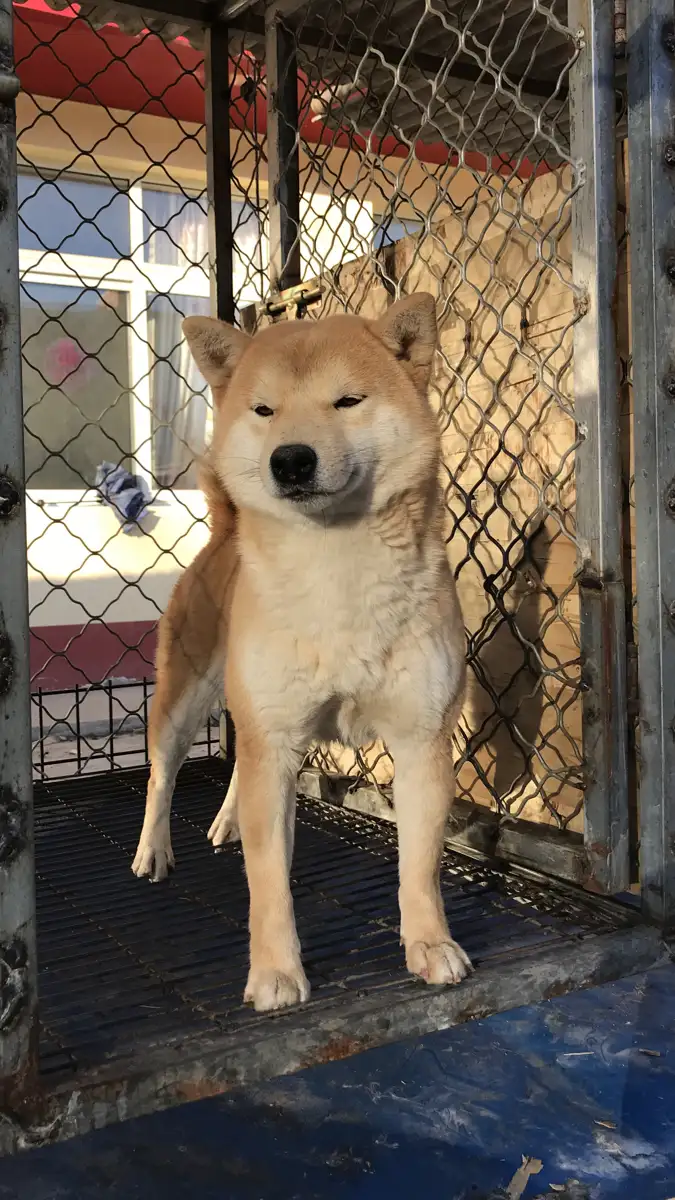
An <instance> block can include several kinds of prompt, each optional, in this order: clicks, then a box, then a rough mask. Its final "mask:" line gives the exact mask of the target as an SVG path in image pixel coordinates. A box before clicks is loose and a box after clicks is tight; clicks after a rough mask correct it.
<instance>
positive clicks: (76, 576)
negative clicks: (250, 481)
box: [15, 0, 587, 833]
mask: <svg viewBox="0 0 675 1200" xmlns="http://www.w3.org/2000/svg"><path fill="white" fill-rule="evenodd" d="M235 7H236V6H235ZM239 7H240V8H243V9H246V12H244V13H243V15H242V18H241V20H239V21H238V24H239V25H241V26H242V29H243V32H237V31H236V30H232V29H231V30H230V34H229V64H228V66H229V121H230V163H229V171H230V180H229V183H230V189H231V209H232V214H231V215H232V222H231V235H232V236H231V253H232V275H233V279H232V293H233V300H234V306H235V311H236V314H237V319H238V320H239V321H240V322H241V323H243V325H244V326H245V327H246V328H248V329H250V330H252V329H254V328H256V327H259V326H260V325H261V324H263V323H265V322H267V321H270V320H280V319H288V318H289V317H293V318H297V317H301V318H304V319H307V320H313V319H315V318H317V317H321V316H323V315H325V314H327V313H330V312H335V311H350V312H357V313H361V314H362V315H364V316H376V315H379V314H380V313H381V312H382V311H383V310H384V308H385V307H386V306H387V304H389V303H390V302H391V299H392V298H393V297H396V296H398V295H401V294H406V293H409V292H413V291H415V290H428V291H431V292H433V294H434V295H435V296H436V298H437V308H438V317H439V329H440V348H439V353H438V361H437V370H436V375H435V380H434V385H433V389H432V403H433V405H434V408H435V410H436V411H437V413H438V418H439V422H440V426H441V431H442V445H443V486H444V494H445V500H446V506H447V520H446V536H447V544H448V553H449V555H450V559H451V561H452V564H453V567H454V569H455V573H456V577H457V582H458V587H459V593H460V599H461V602H462V606H463V610H464V615H465V622H466V630H467V658H468V663H469V667H470V670H469V689H468V695H467V701H466V705H465V709H464V712H463V714H462V718H461V721H460V725H459V728H458V731H457V736H456V741H457V745H456V751H457V762H458V778H459V795H460V798H462V799H464V800H465V801H468V802H470V803H471V804H476V803H478V804H480V805H487V806H489V807H491V808H493V809H497V810H498V811H499V812H500V813H502V814H504V815H510V816H513V817H521V818H526V819H529V820H534V821H536V822H539V823H543V824H546V825H550V826H554V827H555V828H557V829H560V830H566V831H573V832H577V833H578V832H579V831H581V829H582V827H583V800H584V787H585V782H586V776H585V766H584V758H583V751H582V693H583V688H584V683H583V679H582V659H583V656H582V652H581V645H580V633H579V622H580V616H579V589H578V583H577V564H578V562H579V561H580V559H581V558H582V557H583V555H582V554H581V553H580V545H579V538H578V534H577V529H576V520H575V505H576V493H575V459H576V454H577V451H578V450H579V448H580V446H581V445H582V442H583V439H584V431H583V429H580V428H579V425H578V423H577V420H576V419H575V408H574V380H573V366H574V361H573V360H574V354H573V330H574V327H575V325H576V323H577V322H578V321H579V320H580V318H581V317H583V315H584V314H585V311H586V310H587V300H586V297H585V294H584V292H583V290H582V289H581V288H580V287H579V286H577V284H576V283H575V281H574V277H573V263H572V232H571V208H572V200H573V197H574V196H575V194H576V192H577V191H578V189H579V187H580V185H581V183H582V179H581V178H580V174H579V171H578V170H577V169H576V166H575V162H574V159H573V156H572V151H571V147H570V107H569V102H568V91H569V79H570V72H571V71H572V69H573V67H574V64H575V62H576V59H577V57H578V55H579V52H580V41H579V37H578V34H577V31H576V30H575V29H572V28H571V27H569V25H568V17H567V5H566V3H565V4H563V3H561V2H560V0H547V2H546V3H539V2H537V3H530V2H527V3H525V2H523V0H511V2H510V3H507V4H504V3H500V4H497V3H494V2H493V0H471V2H470V3H463V4H459V3H458V4H453V5H451V6H448V5H444V4H436V3H433V2H432V0H424V2H422V0H420V2H418V3H407V2H404V0H386V3H384V4H373V3H370V2H369V0H341V2H340V3H335V4H332V5H331V6H330V9H329V10H328V9H327V8H326V6H325V5H321V4H318V3H312V4H307V5H302V6H298V5H295V6H292V5H291V6H286V10H287V11H290V10H293V12H292V16H293V27H292V29H291V28H290V27H289V28H288V29H286V24H287V23H288V21H287V19H286V18H284V17H283V12H282V15H281V17H280V21H281V24H280V25H278V27H277V28H278V33H279V37H281V36H282V34H283V39H284V41H283V45H284V47H285V51H286V58H285V60H284V59H283V56H282V58H281V59H280V60H279V61H278V62H277V63H276V64H275V86H276V87H277V94H278V95H285V97H286V100H288V97H289V96H291V97H292V96H293V94H294V92H295V80H296V77H297V81H298V88H297V105H296V111H295V113H293V111H292V110H293V104H292V103H291V110H290V115H289V110H288V107H287V108H286V109H285V110H284V111H282V110H281V107H279V110H278V111H276V112H275V118H274V119H275V125H274V129H271V128H268V110H267V100H268V96H267V88H268V70H269V68H270V64H269V63H267V64H266V53H267V55H268V56H269V52H270V45H271V43H270V41H269V38H268V41H267V47H266V40H265V31H264V25H263V16H264V13H263V6H261V5H259V4H258V5H255V4H254V5H248V6H246V5H243V6H242V5H240V6H239ZM125 11H126V15H124V14H125ZM15 12H16V46H17V53H16V57H17V72H18V74H19V76H20V78H21V81H22V85H23V89H24V90H23V92H22V95H21V96H20V99H19V109H18V113H19V125H18V134H19V152H20V161H19V169H20V177H19V195H20V258H21V273H22V321H23V347H24V403H25V420H26V456H27V473H28V487H29V498H30V503H29V513H28V525H29V543H30V545H29V572H30V590H31V634H32V674H33V681H34V689H35V694H34V704H33V713H34V716H33V726H34V743H35V766H36V770H37V771H38V773H40V774H42V775H44V774H49V773H50V771H51V772H56V773H58V774H62V773H64V772H70V771H72V772H74V773H79V772H82V771H87V770H91V769H104V770H105V769H109V768H110V767H116V766H121V765H127V764H129V765H132V764H135V763H138V762H143V761H145V758H146V757H147V745H146V742H145V740H144V729H145V724H146V718H147V705H148V703H149V700H150V698H151V694H152V686H153V685H152V678H153V655H154V631H155V626H156V622H157V619H158V617H159V615H160V613H161V612H162V610H163V608H164V607H165V605H166V602H167V599H168V595H169V590H170V587H171V586H172V584H173V582H174V580H175V579H176V577H177V576H178V574H179V573H180V571H181V570H182V568H183V567H184V566H186V565H187V564H188V563H189V562H190V561H192V559H193V558H194V555H195V553H196V552H197V551H198V550H199V548H200V547H201V546H202V545H203V544H204V542H205V540H206V537H207V529H206V524H205V516H206V512H205V507H204V503H203V500H202V498H201V495H200V493H199V491H198V489H197V484H196V475H195V470H194V461H195V459H196V457H197V456H198V455H199V454H200V453H201V452H202V450H203V449H204V447H205V445H207V444H208V440H209V436H210V428H211V410H210V398H209V395H208V393H207V391H206V389H205V387H204V383H203V381H202V380H201V379H200V377H199V376H198V374H197V372H196V370H195V368H194V367H193V365H192V364H191V362H190V359H189V356H188V353H187V349H186V347H185V345H184V343H183V342H182V339H181V331H180V324H181V319H182V317H183V316H184V315H187V314H190V313H201V312H208V311H210V310H211V307H212V289H213V278H214V272H213V266H214V264H213V262H212V253H211V252H210V251H209V236H208V226H209V211H208V208H209V206H208V203H207V144H206V130H205V123H204V121H205V117H204V113H205V103H206V102H207V99H208V97H207V89H206V84H205V67H204V45H205V38H204V33H203V31H202V30H200V29H198V28H194V29H190V28H188V27H186V26H181V25H177V24H173V25H172V24H168V23H166V22H164V23H163V22H162V21H161V20H160V19H159V18H146V17H145V16H143V17H141V16H139V15H137V14H135V13H134V10H131V9H129V10H124V9H123V8H121V7H120V8H118V9H116V10H115V12H114V14H113V15H114V22H113V23H108V16H109V14H108V13H107V12H104V11H103V10H102V9H99V10H97V9H96V8H95V7H94V8H86V7H85V6H83V7H81V8H80V9H79V10H78V11H76V10H75V9H72V8H59V10H58V11H54V10H47V9H46V8H44V7H43V6H40V8H39V9H38V8H37V7H36V0H25V3H23V4H22V5H21V6H19V7H17V8H16V10H15ZM235 23H237V22H235ZM285 23H286V24H285ZM219 69H222V68H220V67H219ZM277 75H278V78H276V76H277ZM280 144H283V145H285V147H286V150H285V158H283V161H281V164H280V160H279V158H278V151H279V145H280ZM282 157H283V156H282ZM273 172H277V173H278V176H279V177H278V179H277V182H276V185H275V184H274V182H272V184H271V183H270V175H271V174H272V173H273ZM294 172H295V175H294ZM271 186H272V194H271V193H270V187H271ZM275 187H276V191H275V190H274V189H275ZM293 190H295V193H296V200H297V213H296V214H295V224H293V214H292V211H291V210H292V203H291V202H290V201H289V200H288V195H290V193H292V192H293ZM284 196H286V200H285V201H284ZM280 197H281V202H282V203H281V207H282V209H283V204H284V203H286V205H287V209H286V213H285V216H286V221H285V225H284V229H285V241H284V240H283V238H282V243H283V244H282V245H281V246H278V245H277V243H276V241H275V239H277V231H276V227H275V225H274V222H275V220H276V219H277V218H278V213H279V206H280ZM270 201H272V203H270ZM289 214H290V217H289ZM289 225H290V228H291V235H290V237H289V234H288V230H289ZM277 240H278V239H277ZM211 245H213V242H211ZM221 282H222V281H221ZM289 285H290V286H291V287H292V289H293V290H291V291H289V290H288V288H289ZM113 468H122V469H123V470H124V471H125V472H128V475H129V476H131V477H132V481H131V482H132V484H133V487H132V490H131V491H130V493H129V495H130V497H131V505H132V509H133V504H134V503H136V504H137V506H138V508H139V511H138V512H136V513H135V514H134V512H132V511H131V510H129V511H128V513H127V515H129V520H128V522H125V519H124V513H120V511H118V507H116V506H119V504H120V501H119V500H117V501H116V500H115V497H114V496H113V495H112V492H113V488H112V487H111V486H110V483H111V479H112V482H113V483H114V482H115V479H116V476H115V475H114V473H113ZM125 482H130V481H129V480H128V479H126V477H125ZM127 499H128V497H127ZM125 503H126V501H125ZM217 723H218V714H217V713H214V714H213V715H212V717H211V718H210V719H209V723H208V727H207V728H206V729H205V730H204V731H203V732H202V734H200V736H199V738H198V741H197V751H196V752H198V753H210V752H216V750H217V748H218V736H217V731H216V725H217ZM308 765H309V766H311V767H313V768H314V769H316V770H318V771H320V772H321V773H323V774H329V775H331V776H335V775H338V776H341V777H347V778H348V780H349V786H350V787H351V788H359V787H363V786H371V787H373V786H374V787H375V788H377V789H378V790H379V791H380V792H384V794H385V795H386V794H387V791H388V786H389V784H390V783H391V779H392V774H393V764H392V761H391V758H390V757H389V755H388V753H387V750H386V747H384V746H382V745H379V744H377V745H373V746H369V747H364V748H362V750H361V751H359V752H358V753H356V754H353V753H352V752H349V753H348V752H346V751H344V750H342V749H340V748H338V747H334V746H331V747H320V748H316V749H315V750H314V751H313V752H312V754H311V756H310V760H309V764H308Z"/></svg>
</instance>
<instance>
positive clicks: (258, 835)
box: [237, 734, 309, 1012]
mask: <svg viewBox="0 0 675 1200" xmlns="http://www.w3.org/2000/svg"><path fill="white" fill-rule="evenodd" d="M298 767H299V759H298V756H297V755H295V754H293V753H291V752H289V750H288V748H287V747H286V748H284V747H280V746H279V745H278V744H275V743H274V742H272V741H271V740H267V739H265V740H262V739H261V738H260V737H258V736H256V737H251V736H250V735H243V736H242V735H241V734H240V736H239V737H238V739H237V770H238V783H237V794H238V797H239V801H238V809H239V828H240V831H241V841H242V848H243V851H244V861H245V863H246V874H247V877H248V886H249V894H250V917H249V929H250V937H251V965H250V971H249V977H248V983H247V985H246V992H245V994H244V999H245V1000H246V1001H250V1002H251V1003H252V1004H253V1005H254V1006H255V1008H256V1009H257V1011H258V1012H266V1011H268V1010H269V1009H274V1008H284V1007H286V1005H289V1004H298V1003H300V1002H301V1001H303V1000H307V999H308V998H309V983H308V982H307V978H306V976H305V972H304V970H303V968H302V961H301V957H300V943H299V941H298V935H297V932H296V928H295V916H294V913H293V899H292V896H291V886H290V869H291V859H292V857H293V837H294V828H295V804H296V780H297V772H298Z"/></svg>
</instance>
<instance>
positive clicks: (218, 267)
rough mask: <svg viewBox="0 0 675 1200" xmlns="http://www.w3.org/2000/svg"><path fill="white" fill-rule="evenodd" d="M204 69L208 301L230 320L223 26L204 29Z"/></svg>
mask: <svg viewBox="0 0 675 1200" xmlns="http://www.w3.org/2000/svg"><path fill="white" fill-rule="evenodd" d="M204 72H205V78H206V171H207V191H208V207H209V260H210V269H211V302H212V307H213V310H214V312H215V313H216V315H217V316H219V317H220V318H221V320H222V321H234V319H235V315H236V314H235V303H234V282H233V280H234V261H233V246H232V164H231V162H230V59H229V35H228V31H227V27H226V26H225V25H214V26H212V27H211V29H209V30H208V33H207V37H206V48H205V55H204Z"/></svg>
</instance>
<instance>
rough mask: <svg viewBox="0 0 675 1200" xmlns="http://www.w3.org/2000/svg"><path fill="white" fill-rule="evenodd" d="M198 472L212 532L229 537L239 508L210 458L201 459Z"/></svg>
mask: <svg viewBox="0 0 675 1200" xmlns="http://www.w3.org/2000/svg"><path fill="white" fill-rule="evenodd" d="M198 472H199V487H200V488H201V490H202V492H203V493H204V496H205V498H206V506H207V508H208V510H209V525H210V527H211V533H212V534H215V535H216V536H218V535H221V536H225V535H227V536H228V537H229V536H230V535H231V534H232V532H233V530H234V527H235V523H236V517H237V510H236V508H235V507H234V504H233V503H232V501H231V499H230V496H229V493H228V491H227V489H226V487H225V485H224V484H223V482H222V480H221V478H220V476H219V475H218V474H217V473H216V471H215V470H214V468H213V467H212V465H211V463H210V462H209V460H208V458H203V459H202V460H201V461H200V463H199V468H198Z"/></svg>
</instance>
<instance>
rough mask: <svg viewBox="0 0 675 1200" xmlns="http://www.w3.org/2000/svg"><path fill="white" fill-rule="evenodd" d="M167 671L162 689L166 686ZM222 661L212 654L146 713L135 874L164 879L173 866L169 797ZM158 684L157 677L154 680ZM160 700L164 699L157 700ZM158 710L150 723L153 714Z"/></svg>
mask: <svg viewBox="0 0 675 1200" xmlns="http://www.w3.org/2000/svg"><path fill="white" fill-rule="evenodd" d="M170 675H171V673H170V672H169V679H167V678H166V676H165V677H164V678H163V680H162V684H163V686H164V690H165V691H168V685H170V683H171V682H172V681H171V678H170ZM222 678H223V661H222V660H221V658H220V657H218V658H216V659H215V660H214V661H213V662H212V664H211V665H210V667H209V669H208V670H207V671H206V673H205V674H204V675H203V676H201V677H198V676H194V675H193V676H192V677H191V678H190V679H188V680H186V681H184V686H183V688H182V690H181V691H180V692H178V693H177V694H174V696H173V697H171V698H170V699H169V698H168V697H167V698H164V697H160V698H159V700H160V702H159V703H157V696H156V697H155V700H154V702H153V707H152V710H151V718H150V730H149V742H150V763H151V768H150V780H149V783H148V793H147V799H146V805H145V818H144V820H143V829H142V831H141V836H140V840H139V843H138V849H137V851H136V857H135V858H134V861H133V865H132V870H133V872H134V874H135V875H139V876H141V875H149V876H150V879H151V881H152V882H153V883H158V882H159V881H160V880H161V879H164V878H165V877H166V875H167V874H168V872H169V871H170V870H171V869H172V868H173V866H174V865H175V861H174V856H173V850H172V847H171V828H170V823H171V801H172V798H173V791H174V787H175V784H176V776H177V774H178V771H179V770H180V768H181V766H182V764H183V762H184V761H185V758H186V757H187V754H188V751H189V749H190V747H191V745H192V743H193V742H194V739H195V735H196V734H197V731H198V730H199V728H200V726H201V725H202V724H203V723H204V721H205V720H206V719H207V716H208V713H209V711H210V709H211V707H212V705H213V703H214V701H215V700H216V698H217V696H218V690H219V687H220V686H222ZM158 686H161V685H160V681H159V680H158ZM162 701H164V702H163V703H162ZM153 711H156V712H157V717H156V720H155V724H154V726H153V722H152V713H153Z"/></svg>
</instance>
